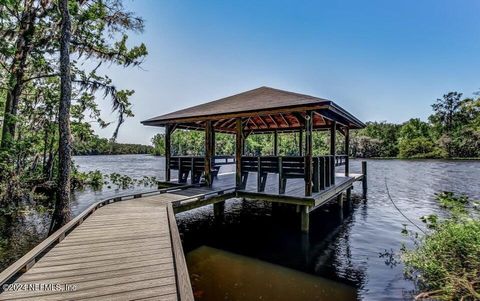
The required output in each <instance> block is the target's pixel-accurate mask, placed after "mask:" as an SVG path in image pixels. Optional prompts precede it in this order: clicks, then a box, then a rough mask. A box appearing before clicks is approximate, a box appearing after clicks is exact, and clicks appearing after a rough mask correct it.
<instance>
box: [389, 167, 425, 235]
mask: <svg viewBox="0 0 480 301" xmlns="http://www.w3.org/2000/svg"><path fill="white" fill-rule="evenodd" d="M385 189H386V190H387V196H388V199H389V200H390V202H392V204H393V206H394V207H395V209H397V211H398V212H399V213H400V214H401V215H402V216H403V217H404V218H405V219H406V220H407V221H409V222H410V223H411V224H412V225H414V226H415V227H417V229H418V230H420V231H421V232H422V233H423V234H425V235H426V234H427V233H426V232H425V231H423V229H422V228H420V227H419V226H418V225H417V224H415V223H414V222H413V221H412V220H411V219H409V218H408V216H406V215H405V214H404V213H403V212H402V210H400V208H398V206H397V204H395V202H394V201H393V199H392V196H391V195H390V191H389V190H388V185H387V176H385Z"/></svg>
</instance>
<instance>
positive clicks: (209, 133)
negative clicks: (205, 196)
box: [205, 120, 213, 187]
mask: <svg viewBox="0 0 480 301" xmlns="http://www.w3.org/2000/svg"><path fill="white" fill-rule="evenodd" d="M212 141H213V127H212V121H211V120H207V121H206V122H205V183H206V184H207V186H208V187H212V182H213V178H212V160H213V143H212Z"/></svg>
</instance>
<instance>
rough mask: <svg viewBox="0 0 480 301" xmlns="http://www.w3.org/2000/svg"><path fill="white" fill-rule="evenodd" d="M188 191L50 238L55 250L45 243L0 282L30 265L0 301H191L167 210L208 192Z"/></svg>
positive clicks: (117, 206) (103, 212)
mask: <svg viewBox="0 0 480 301" xmlns="http://www.w3.org/2000/svg"><path fill="white" fill-rule="evenodd" d="M186 191H187V190H178V191H177V192H181V194H176V192H170V193H163V194H159V195H155V196H149V197H143V198H138V199H132V200H125V201H121V202H120V200H121V199H119V198H117V199H114V200H111V201H115V202H113V203H111V204H109V202H107V203H106V204H103V205H102V206H101V207H100V208H98V209H95V210H93V212H91V213H90V215H86V216H85V217H84V219H85V220H84V221H82V222H79V221H81V220H82V219H78V218H76V219H75V220H73V221H72V222H73V223H77V224H79V225H78V226H76V227H75V228H74V229H73V230H71V233H69V234H68V235H66V236H65V234H66V233H63V234H62V235H60V236H58V238H57V235H56V234H54V235H52V236H53V237H54V238H56V239H57V241H58V240H61V241H60V242H59V243H57V244H55V245H53V246H48V244H49V243H52V244H53V243H54V242H53V241H51V237H49V239H47V240H46V241H44V242H42V243H41V244H40V245H38V246H37V247H36V248H35V249H34V250H32V251H30V252H29V253H28V254H26V255H25V256H24V257H25V258H22V259H23V260H22V259H20V260H19V261H17V262H16V263H15V264H14V265H12V266H10V267H9V268H7V269H6V270H5V271H3V272H2V273H1V274H0V279H3V278H5V277H9V275H10V274H14V273H16V272H18V271H20V269H22V268H23V269H25V268H28V267H29V265H30V266H32V265H33V266H32V267H31V268H30V269H28V270H27V271H26V272H25V273H23V274H21V275H20V277H18V278H17V279H15V280H14V281H13V282H12V281H11V280H10V281H8V282H7V283H14V284H13V285H12V286H10V287H9V289H8V288H7V287H8V286H6V285H4V286H3V288H4V289H5V288H7V289H6V290H4V292H3V293H2V294H0V300H193V295H192V290H191V285H190V280H189V275H188V271H187V267H186V263H185V258H184V255H183V250H182V245H181V240H180V236H179V233H178V228H177V225H176V221H175V216H174V213H173V209H172V205H171V202H173V201H179V200H182V199H185V198H192V197H193V198H194V197H195V196H196V195H197V196H198V195H202V193H203V194H205V191H202V190H201V189H200V190H198V189H197V190H192V191H189V193H186ZM137 197H138V196H137ZM92 208H95V207H92ZM89 210H91V209H89ZM89 210H87V211H89ZM87 216H88V218H87ZM146 225H148V227H147V226H146ZM66 226H69V225H66ZM70 226H71V225H70ZM68 228H70V227H66V229H67V231H66V232H68ZM62 229H63V228H62ZM62 229H61V230H62ZM66 229H63V230H66ZM63 230H62V231H63ZM63 237H65V238H64V239H63ZM42 249H45V250H42ZM32 252H33V253H32ZM32 258H33V262H31V261H32ZM35 258H39V259H38V262H35ZM29 261H30V262H29ZM2 284H3V283H2ZM13 289H15V291H13Z"/></svg>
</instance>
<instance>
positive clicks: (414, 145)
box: [152, 92, 480, 158]
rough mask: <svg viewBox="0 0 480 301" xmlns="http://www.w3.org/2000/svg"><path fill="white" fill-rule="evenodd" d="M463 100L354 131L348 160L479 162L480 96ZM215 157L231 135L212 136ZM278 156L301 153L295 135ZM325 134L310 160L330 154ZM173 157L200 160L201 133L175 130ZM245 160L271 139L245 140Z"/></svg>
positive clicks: (158, 142)
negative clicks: (425, 113) (398, 121)
mask: <svg viewBox="0 0 480 301" xmlns="http://www.w3.org/2000/svg"><path fill="white" fill-rule="evenodd" d="M475 96H476V98H462V94H461V93H458V92H450V93H448V94H445V95H444V96H443V97H442V98H440V99H437V101H436V102H435V103H434V104H433V105H432V108H433V114H432V115H430V117H429V118H428V121H422V120H420V119H419V118H412V119H410V120H409V121H407V122H404V123H402V124H395V123H388V122H385V121H383V122H367V123H366V125H367V126H366V127H365V128H364V129H361V130H357V131H352V134H351V141H350V150H349V155H351V156H353V157H362V158H397V157H398V158H478V157H480V97H478V95H475ZM215 137H216V154H217V155H233V154H234V152H235V137H234V135H228V134H222V133H217V134H216V136H215ZM278 139H279V140H278V141H279V153H280V155H297V154H298V153H299V146H298V145H299V133H282V134H279V136H278ZM152 144H153V147H154V150H153V152H154V154H156V155H163V154H164V151H165V145H164V135H163V134H157V135H155V136H154V137H153V138H152ZM329 145H330V144H329V133H328V132H315V133H314V135H313V151H314V155H324V154H328V153H329ZM171 147H172V154H173V155H203V152H204V133H203V132H202V131H184V130H177V131H175V132H174V133H173V135H172V145H171ZM245 152H246V154H248V155H260V154H262V155H271V154H273V135H272V134H259V135H250V136H248V138H247V139H246V147H245ZM337 153H338V154H344V153H345V151H344V141H343V137H341V136H340V135H337Z"/></svg>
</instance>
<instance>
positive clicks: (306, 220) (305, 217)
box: [300, 205, 310, 233]
mask: <svg viewBox="0 0 480 301" xmlns="http://www.w3.org/2000/svg"><path fill="white" fill-rule="evenodd" d="M300 215H301V228H302V232H304V233H308V231H309V229H310V215H309V213H308V206H306V205H302V206H301V207H300Z"/></svg>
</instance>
